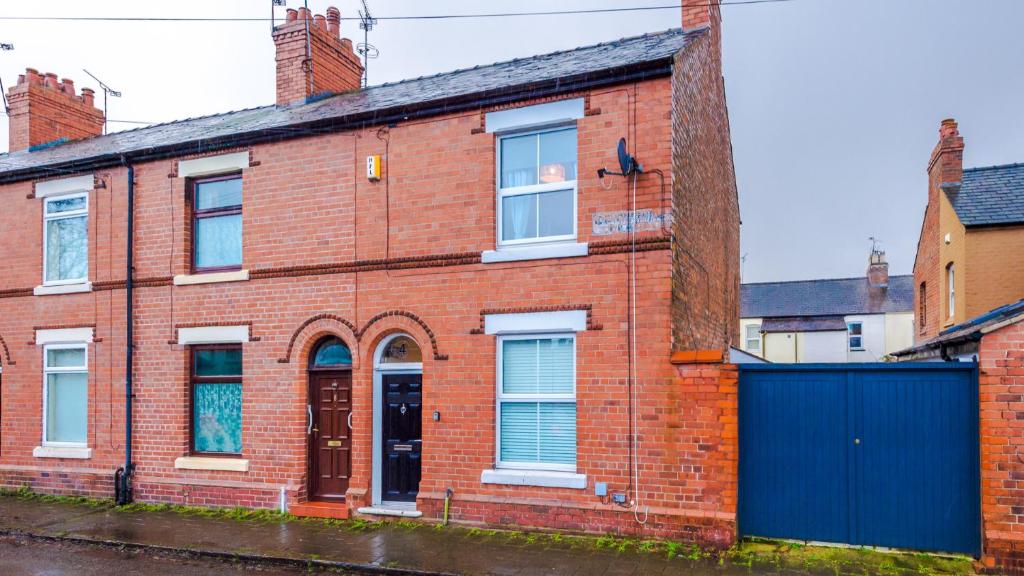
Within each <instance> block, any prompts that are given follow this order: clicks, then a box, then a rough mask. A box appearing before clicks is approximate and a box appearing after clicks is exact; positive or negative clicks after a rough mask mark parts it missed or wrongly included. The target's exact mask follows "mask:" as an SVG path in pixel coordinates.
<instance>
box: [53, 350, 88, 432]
mask: <svg viewBox="0 0 1024 576" xmlns="http://www.w3.org/2000/svg"><path fill="white" fill-rule="evenodd" d="M71 349H76V350H77V349H81V350H82V352H83V353H84V354H83V358H82V360H83V364H82V365H81V366H61V367H59V368H51V367H50V366H47V363H48V356H49V351H50V350H71ZM83 372H84V373H85V382H86V384H85V385H86V393H85V402H86V404H85V414H86V418H85V437H86V439H88V438H89V388H88V386H89V345H88V344H85V343H84V342H82V343H75V344H46V345H45V346H43V418H42V420H43V446H53V447H63V448H86V447H88V445H89V442H88V440H86V441H85V442H55V441H50V440H49V439H47V438H46V429H47V426H46V425H47V418H48V417H47V414H48V413H49V410H48V409H47V408H48V407H49V402H50V393H49V388H50V387H49V386H48V385H47V384H48V381H49V375H50V374H78V373H83Z"/></svg>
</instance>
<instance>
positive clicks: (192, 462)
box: [174, 456, 249, 472]
mask: <svg viewBox="0 0 1024 576" xmlns="http://www.w3.org/2000/svg"><path fill="white" fill-rule="evenodd" d="M174 467H175V468H177V469H179V470H220V471H224V472H248V471H249V461H248V460H244V459H242V458H207V457H205V456H182V457H180V458H177V459H175V461H174Z"/></svg>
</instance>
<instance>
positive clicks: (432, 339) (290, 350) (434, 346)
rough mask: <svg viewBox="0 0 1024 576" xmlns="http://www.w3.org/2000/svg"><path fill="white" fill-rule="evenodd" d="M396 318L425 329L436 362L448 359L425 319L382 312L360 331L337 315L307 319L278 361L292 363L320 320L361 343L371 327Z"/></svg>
mask: <svg viewBox="0 0 1024 576" xmlns="http://www.w3.org/2000/svg"><path fill="white" fill-rule="evenodd" d="M395 316H398V317H403V318H408V319H409V320H412V321H413V322H415V323H416V324H418V325H419V326H420V328H422V329H423V332H424V334H426V336H427V339H428V340H429V341H430V348H431V351H432V352H433V355H434V360H447V359H448V355H447V354H441V353H440V351H439V350H438V348H437V337H436V336H435V335H434V331H433V330H432V329H431V328H430V326H428V325H427V323H426V322H424V321H423V319H421V318H420V317H419V316H417V315H416V314H413V313H412V312H408V311H405V310H388V311H387V312H381V313H380V314H377V315H376V316H374V317H373V318H370V319H369V320H367V321H366V323H365V324H363V327H362V328H359V329H357V328H356V326H355V324H353V323H352V322H349V321H348V320H346V319H344V318H342V317H341V316H338V315H336V314H317V315H316V316H313V317H311V318H309V319H307V320H306V321H305V322H303V323H302V324H300V325H299V327H298V328H296V330H295V332H294V333H292V337H291V339H290V340H289V341H288V348H286V349H285V353H284V356H282V357H281V358H278V359H277V361H278V362H279V363H281V364H287V363H289V362H291V359H292V353H293V352H294V350H295V343H296V342H297V341H298V339H299V336H300V335H301V334H302V331H303V330H305V329H306V328H308V327H309V326H310V325H311V324H313V323H314V322H317V321H319V320H330V321H332V322H334V323H337V324H340V325H341V326H344V327H345V328H347V329H348V330H349V331H351V333H352V336H353V337H354V338H355V340H356V342H359V341H360V340H362V338H363V335H365V334H366V331H367V330H368V329H369V328H370V327H371V326H373V325H374V324H376V323H377V322H379V321H381V320H383V319H385V318H389V317H395Z"/></svg>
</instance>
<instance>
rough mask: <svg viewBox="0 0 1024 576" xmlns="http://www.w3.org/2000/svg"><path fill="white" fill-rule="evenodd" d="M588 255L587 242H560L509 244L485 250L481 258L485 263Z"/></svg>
mask: <svg viewBox="0 0 1024 576" xmlns="http://www.w3.org/2000/svg"><path fill="white" fill-rule="evenodd" d="M586 255H587V243H586V242H573V243H565V242H560V243H557V244H536V245H533V246H514V247H513V246H508V247H504V248H499V249H497V250H484V251H483V252H482V253H481V254H480V259H481V261H482V262H483V263H484V264H491V263H494V262H516V261H519V260H543V259H545V258H573V257H576V256H586Z"/></svg>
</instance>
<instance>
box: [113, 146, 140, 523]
mask: <svg viewBox="0 0 1024 576" xmlns="http://www.w3.org/2000/svg"><path fill="white" fill-rule="evenodd" d="M121 161H122V163H123V164H124V165H125V166H127V167H128V254H127V257H126V259H125V260H126V262H127V273H126V276H125V284H124V285H125V299H126V300H127V301H126V303H125V316H126V317H127V318H126V320H127V327H126V329H125V336H126V339H127V347H126V349H125V354H126V357H125V371H124V372H125V375H124V419H125V422H124V466H122V467H120V468H118V469H117V472H115V473H114V499H115V500H116V501H117V504H118V505H119V506H123V505H125V504H130V503H131V502H132V475H133V473H134V472H135V464H133V463H132V396H133V394H132V372H133V359H134V358H133V357H134V351H135V342H134V340H133V337H134V336H133V334H132V328H133V326H134V324H135V318H134V316H133V310H132V304H133V293H132V288H133V286H132V280H133V278H134V276H135V262H134V256H135V167H134V166H132V165H131V164H129V163H128V161H127V159H125V158H124V157H123V156H122V158H121Z"/></svg>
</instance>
